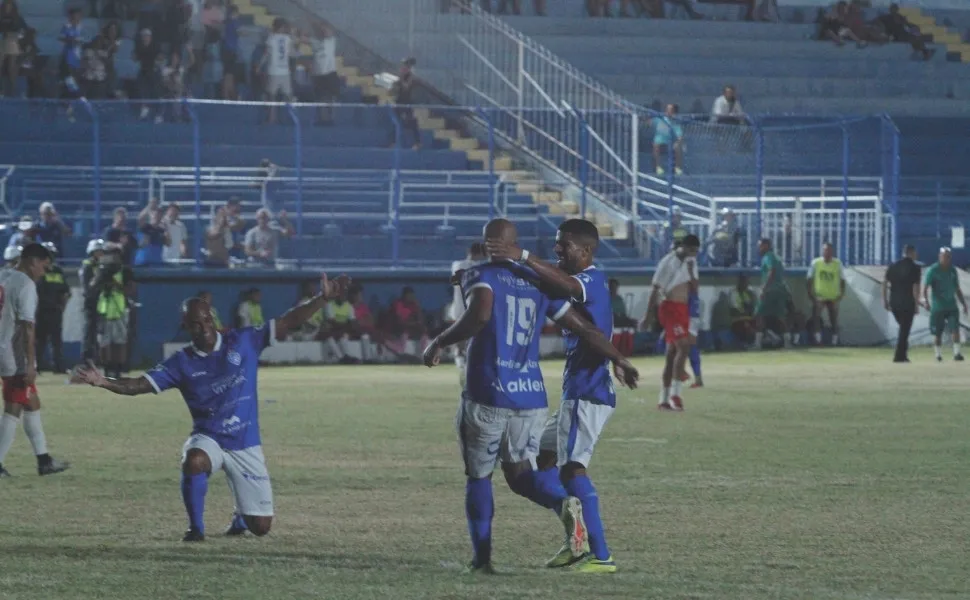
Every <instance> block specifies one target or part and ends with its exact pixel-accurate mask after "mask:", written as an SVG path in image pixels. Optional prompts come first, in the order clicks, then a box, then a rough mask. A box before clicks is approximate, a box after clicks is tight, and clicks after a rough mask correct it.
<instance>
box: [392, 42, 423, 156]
mask: <svg viewBox="0 0 970 600" xmlns="http://www.w3.org/2000/svg"><path fill="white" fill-rule="evenodd" d="M416 64H417V61H416V60H415V59H413V58H405V59H404V60H403V61H401V70H400V72H399V73H398V79H397V81H395V82H394V86H393V87H392V88H391V95H392V96H393V97H394V104H395V106H396V108H395V109H394V112H395V113H396V114H397V118H398V119H399V120H400V121H401V129H402V131H410V132H411V133H412V134H413V135H414V149H415V150H417V149H419V148H420V147H421V130H420V129H419V128H418V119H417V118H416V117H415V116H414V111H413V110H411V105H412V104H414V84H415V79H414V65H416ZM391 136H392V141H391V146H392V147H393V146H396V145H397V144H398V140H397V131H396V128H395V131H393V132H392V133H391ZM401 142H402V143H403V140H401Z"/></svg>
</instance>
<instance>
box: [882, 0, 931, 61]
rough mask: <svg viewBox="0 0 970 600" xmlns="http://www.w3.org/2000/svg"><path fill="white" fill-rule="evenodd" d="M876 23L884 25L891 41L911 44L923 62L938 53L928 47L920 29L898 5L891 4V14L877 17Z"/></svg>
mask: <svg viewBox="0 0 970 600" xmlns="http://www.w3.org/2000/svg"><path fill="white" fill-rule="evenodd" d="M876 22H877V23H878V24H880V25H882V27H883V30H884V31H885V32H886V35H887V36H889V39H891V40H892V41H894V42H902V43H905V44H909V45H910V46H911V47H912V48H913V54H915V55H918V56H922V57H923V60H929V59H931V58H933V54H935V53H936V50H935V49H934V48H927V47H926V42H925V41H924V40H923V36H922V34H921V33H920V32H919V29H918V28H916V27H915V26H914V25H913V24H912V23H910V22H909V20H908V19H907V18H906V17H904V16H903V15H902V13H900V12H899V5H898V4H890V5H889V12H888V13H886V14H884V15H881V16H879V17H877V18H876Z"/></svg>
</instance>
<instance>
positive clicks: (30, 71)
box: [0, 27, 48, 98]
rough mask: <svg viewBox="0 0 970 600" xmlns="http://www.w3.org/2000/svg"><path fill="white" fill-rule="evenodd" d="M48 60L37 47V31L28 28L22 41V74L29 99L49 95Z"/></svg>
mask: <svg viewBox="0 0 970 600" xmlns="http://www.w3.org/2000/svg"><path fill="white" fill-rule="evenodd" d="M47 60H48V57H47V56H45V55H43V54H41V52H40V46H38V45H37V30H36V29H34V28H32V27H28V28H27V29H26V30H25V31H24V37H23V38H21V40H20V73H21V74H22V75H23V76H24V79H25V80H26V82H27V97H28V98H43V97H45V96H46V95H47V91H46V88H45V86H44V70H45V69H46V68H47ZM0 63H2V61H0Z"/></svg>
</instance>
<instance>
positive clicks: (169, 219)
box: [162, 202, 189, 262]
mask: <svg viewBox="0 0 970 600" xmlns="http://www.w3.org/2000/svg"><path fill="white" fill-rule="evenodd" d="M181 212H182V211H181V209H180V208H179V205H178V204H175V203H174V202H173V203H172V204H169V205H168V209H167V210H166V211H165V218H164V219H162V227H164V228H165V237H166V240H167V243H166V244H165V248H163V249H162V260H164V261H165V262H174V261H178V260H181V259H183V258H186V257H187V256H188V249H187V247H186V241H187V240H188V239H189V231H188V229H187V228H186V227H185V223H183V222H182V219H181V218H180V216H181Z"/></svg>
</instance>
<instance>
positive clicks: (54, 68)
mask: <svg viewBox="0 0 970 600" xmlns="http://www.w3.org/2000/svg"><path fill="white" fill-rule="evenodd" d="M21 1H22V0H21ZM84 16H85V15H84V12H83V11H82V10H81V9H80V8H72V9H69V10H68V11H67V15H66V22H65V23H64V25H63V26H62V27H61V28H60V31H59V32H54V31H38V30H37V29H35V28H33V27H31V26H30V23H28V22H27V20H26V19H25V18H24V17H23V16H22V14H21V9H20V8H19V6H18V3H17V0H2V1H0V82H2V87H0V96H14V95H18V94H23V95H25V96H26V97H28V98H54V97H61V98H78V97H84V98H87V99H90V100H100V99H109V98H135V99H141V100H146V101H149V100H160V99H181V98H186V97H202V98H211V99H223V100H240V99H248V100H279V101H290V100H299V101H301V102H334V101H335V100H336V99H337V98H338V96H339V94H340V86H341V84H340V79H339V77H338V76H337V62H336V52H337V46H336V38H335V36H334V34H333V32H332V31H331V30H329V28H327V27H326V26H325V25H322V24H314V25H313V26H312V27H309V28H307V29H299V28H296V27H293V26H291V25H290V24H289V23H288V22H287V21H286V20H285V19H276V21H275V22H274V24H273V27H272V30H271V31H266V30H263V29H260V28H258V27H255V26H244V25H243V23H242V21H241V20H240V16H239V10H238V8H237V7H236V6H234V5H232V4H229V3H227V2H225V1H224V0H205V2H204V4H203V3H202V0H139V1H136V0H91V3H90V7H89V11H88V14H87V16H88V17H89V18H97V19H99V21H98V23H99V27H98V28H97V30H95V31H89V30H88V29H89V27H90V26H89V25H88V24H89V23H90V21H85V20H84V19H83V17H84ZM125 23H128V24H129V26H128V27H125ZM131 25H133V31H134V34H133V35H132V36H131V37H132V40H131V42H132V51H131V55H130V57H121V56H120V55H119V54H120V53H119V51H120V50H121V48H122V47H123V44H122V42H123V39H124V35H123V32H124V31H125V29H129V30H131V29H132V27H131ZM55 33H56V34H57V36H58V40H59V42H60V44H61V50H60V52H59V54H58V55H57V56H48V55H45V54H44V53H43V52H42V50H41V48H40V46H39V45H38V43H37V39H38V36H52V35H54V34H55ZM245 36H251V37H252V38H253V40H254V43H253V44H252V45H251V47H252V48H253V50H252V52H251V54H249V55H248V56H246V53H247V52H248V47H247V46H246V45H245V44H243V38H244V37H245ZM122 58H130V59H131V61H133V66H134V67H135V68H134V69H132V71H133V73H132V76H131V77H129V78H123V77H121V76H119V69H118V61H119V59H122ZM21 78H23V80H24V82H25V84H26V85H25V87H24V88H23V89H22V88H21V87H20V86H19V85H18V81H19V80H20V79H21ZM140 116H141V117H142V118H143V119H150V118H153V119H154V120H156V121H159V122H161V121H163V120H179V119H181V118H183V117H184V115H181V114H180V112H179V110H178V109H169V110H156V109H154V108H153V106H152V105H151V104H150V103H147V102H146V104H144V105H143V107H142V109H141V113H140ZM273 117H275V115H271V118H273ZM320 117H321V120H322V121H324V122H326V121H327V120H328V115H326V114H321V115H320Z"/></svg>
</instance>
